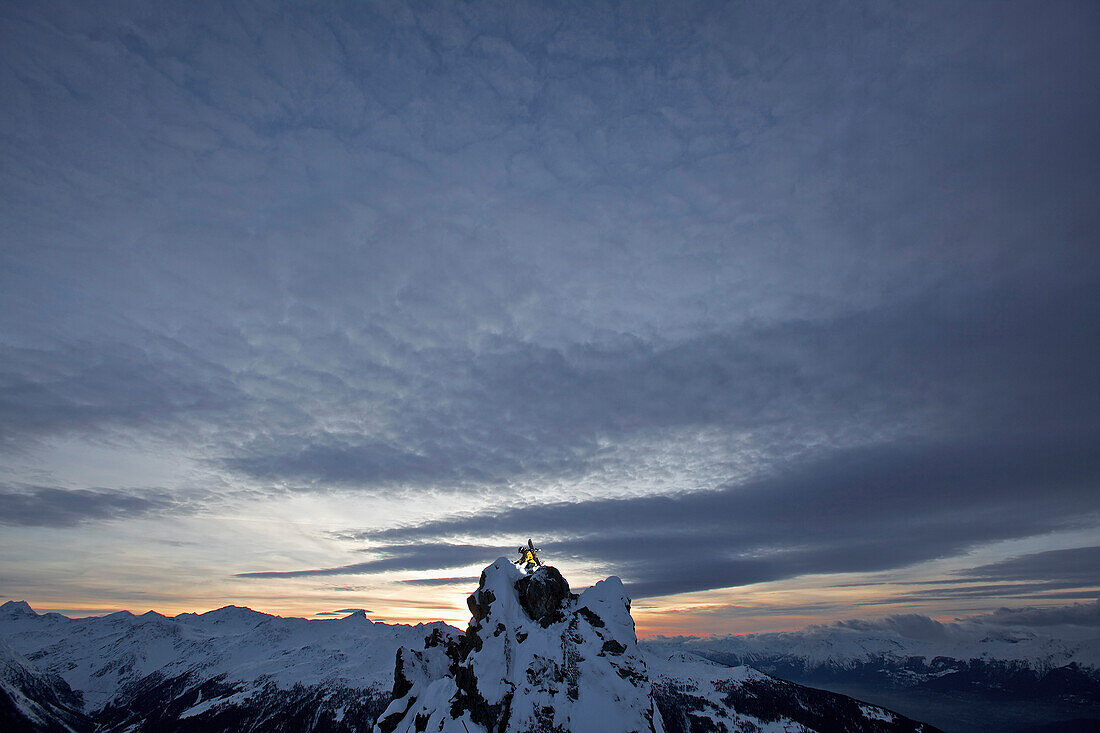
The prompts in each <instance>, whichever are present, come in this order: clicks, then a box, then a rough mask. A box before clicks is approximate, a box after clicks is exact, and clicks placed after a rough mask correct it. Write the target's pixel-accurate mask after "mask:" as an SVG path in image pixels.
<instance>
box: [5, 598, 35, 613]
mask: <svg viewBox="0 0 1100 733" xmlns="http://www.w3.org/2000/svg"><path fill="white" fill-rule="evenodd" d="M0 613H4V614H7V615H9V616H37V615H38V614H37V613H36V612H35V610H34V609H33V608H31V605H30V604H29V603H27V602H26V601H8V602H7V603H5V604H4V605H2V606H0Z"/></svg>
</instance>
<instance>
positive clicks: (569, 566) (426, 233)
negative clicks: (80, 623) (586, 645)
mask: <svg viewBox="0 0 1100 733" xmlns="http://www.w3.org/2000/svg"><path fill="white" fill-rule="evenodd" d="M1097 38H1100V5H1097V4H1096V3H1094V2H1090V1H1083V2H1063V1H1054V2H1051V1H1047V0H1044V1H1043V2H1001V1H998V2H981V1H980V0H966V1H965V2H963V1H960V2H927V3H909V2H886V1H882V0H874V1H873V2H872V1H868V2H834V3H814V4H809V3H804V2H782V1H780V2H773V3H755V2H747V3H742V2H729V3H692V2H683V3H679V2H678V3H649V2H625V3H603V2H594V3H588V2H578V3H565V2H539V3H534V2H530V3H529V2H472V3H466V2H456V3H447V2H431V3H410V4H406V3H399V2H339V1H337V0H333V1H331V2H318V3H310V2H294V3H276V2H236V3H214V2H203V1H202V0H197V1H195V0H188V1H187V2H178V1H172V0H164V1H162V2H155V3H149V2H144V1H141V2H138V1H135V2H110V1H108V2H102V3H94V4H93V3H81V2H73V3H66V2H38V1H35V0H31V1H27V0H18V1H17V2H16V1H10V0H2V1H0V100H3V101H2V102H0V597H2V598H13V599H25V600H27V601H29V602H30V603H31V605H32V606H34V607H35V608H36V609H37V610H40V611H47V610H59V611H63V612H65V613H69V614H70V615H87V614H96V613H103V612H107V611H113V610H117V609H129V610H132V611H135V612H141V611H144V610H147V609H155V610H157V611H160V612H162V613H179V612H183V611H195V610H200V611H201V610H208V609H211V608H217V607H219V606H223V605H227V604H238V605H247V606H250V607H252V608H255V609H257V610H261V611H265V612H270V613H279V614H283V615H301V616H307V617H312V616H317V615H320V614H327V613H332V612H334V611H339V610H341V609H347V608H365V609H368V610H369V611H370V613H371V617H372V618H376V619H380V620H386V621H398V622H410V621H420V620H435V619H443V620H447V621H450V622H452V623H456V624H459V625H464V623H465V621H466V620H467V619H468V612H467V611H466V609H465V596H466V594H467V593H469V592H470V591H471V590H472V589H473V587H474V586H475V584H476V578H477V576H478V574H479V572H480V569H481V568H482V567H484V566H486V565H488V564H489V563H491V562H493V561H494V560H495V559H496V558H497V557H499V556H501V555H507V556H513V555H515V552H516V551H515V548H516V547H517V545H518V544H520V543H522V542H525V541H526V540H527V539H528V538H533V539H534V541H535V544H536V545H538V546H540V547H541V548H542V549H543V556H544V558H545V560H546V561H547V562H548V563H551V564H554V565H556V566H557V567H559V568H560V569H561V570H562V571H563V572H564V573H565V575H566V577H568V578H569V579H570V582H571V583H572V584H573V585H574V586H575V587H584V586H586V585H588V584H591V583H592V582H595V581H596V580H598V579H600V578H602V577H606V576H607V575H618V576H620V577H621V578H622V579H623V580H624V582H625V583H626V584H627V587H628V590H629V592H630V594H631V595H632V597H633V599H634V615H635V618H636V620H637V623H638V629H639V633H641V634H643V635H644V634H650V633H700V634H706V633H738V632H749V631H763V630H776V629H789V628H797V627H800V626H803V625H805V624H808V623H818V622H824V621H830V620H836V619H841V618H851V617H873V616H881V615H886V614H890V613H921V614H925V615H928V616H931V617H934V618H952V617H954V616H957V615H960V614H995V613H1008V612H1007V611H998V609H1002V608H1013V609H1015V608H1030V609H1040V611H1028V612H1027V613H1038V612H1041V609H1043V608H1045V607H1054V606H1064V605H1066V604H1074V603H1078V602H1088V601H1091V600H1093V599H1096V598H1097V597H1098V596H1100V419H1098V416H1100V383H1098V378H1097V375H1098V374H1100V299H1098V298H1097V292H1100V247H1098V231H1100V145H1098V139H1100V138H1098V134H1097V133H1098V130H1097V120H1098V119H1100V87H1098V85H1097V84H1096V80H1097V79H1098V78H1100V44H1098V43H1097V40H1096V39H1097ZM1019 613H1024V612H1022V611H1021V612H1019Z"/></svg>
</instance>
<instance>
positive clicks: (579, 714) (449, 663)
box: [375, 558, 935, 733]
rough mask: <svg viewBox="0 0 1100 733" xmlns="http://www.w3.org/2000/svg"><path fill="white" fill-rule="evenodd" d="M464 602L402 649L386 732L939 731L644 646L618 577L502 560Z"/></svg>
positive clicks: (381, 732) (379, 729)
mask: <svg viewBox="0 0 1100 733" xmlns="http://www.w3.org/2000/svg"><path fill="white" fill-rule="evenodd" d="M467 602H468V605H469V607H470V613H471V615H472V618H471V620H470V625H469V628H468V629H467V630H466V633H465V634H462V635H458V634H445V633H443V632H441V631H440V632H433V633H432V634H431V635H430V636H429V637H428V638H427V639H425V642H424V643H423V644H422V645H421V646H420V647H418V648H405V649H402V650H401V651H400V652H398V655H397V665H396V670H395V675H394V690H393V697H394V699H393V702H392V703H391V704H390V706H389V707H388V708H387V709H386V711H385V712H384V713H383V714H382V716H381V717H379V719H378V723H377V725H376V727H375V731H376V733H425V732H427V733H436V732H440V733H449V732H451V731H454V732H455V733H562V732H564V731H593V732H600V733H603V732H607V733H612V732H614V731H634V732H641V731H651V732H654V733H655V732H657V731H666V733H703V732H706V733H734V732H735V731H792V732H793V731H800V732H806V731H819V730H820V731H834V730H835V731H840V730H850V731H868V732H876V733H877V732H882V733H886V732H892V731H910V732H915V731H926V732H927V733H932V732H933V731H934V730H935V729H933V728H931V727H930V726H925V725H923V724H921V723H917V722H915V721H912V720H909V719H907V718H905V717H903V716H901V715H897V714H896V713H893V712H891V711H889V710H886V709H884V708H880V707H876V706H873V705H867V704H865V703H861V702H858V701H856V700H853V699H852V698H849V697H845V696H843V695H837V694H834V693H830V692H825V691H823V690H812V689H809V688H805V687H801V686H800V685H796V684H793V683H790V682H785V681H783V680H778V679H775V678H773V677H770V676H768V675H766V674H763V673H761V672H758V671H756V670H754V669H750V668H748V667H744V666H741V667H729V666H727V665H724V664H719V663H716V662H713V661H709V660H707V659H704V658H702V657H700V656H698V655H696V654H693V653H691V652H673V653H671V654H667V655H660V654H651V653H648V652H646V651H643V650H642V649H641V648H640V647H639V645H638V641H637V638H636V636H635V632H634V621H633V619H632V618H631V616H630V599H629V598H627V596H626V593H625V592H624V590H623V584H622V583H621V582H620V581H619V579H618V578H614V577H612V578H608V579H607V580H603V581H600V582H599V583H596V585H594V586H593V587H591V588H589V589H588V590H586V591H585V592H584V593H582V594H581V595H579V596H577V595H574V594H572V593H570V592H569V584H568V583H567V582H566V580H565V578H563V577H562V576H561V574H560V573H559V572H558V571H557V570H556V569H554V568H552V567H542V568H539V569H537V570H536V571H535V572H534V573H531V574H528V573H525V572H523V571H522V570H520V569H518V568H517V567H516V566H515V565H513V564H512V563H510V562H508V560H506V559H505V558H500V559H499V560H497V561H496V562H495V563H493V564H492V565H490V566H489V567H487V568H486V569H485V571H484V572H483V573H482V575H481V582H480V584H479V585H478V588H477V590H476V591H474V593H473V594H471V595H470V597H469V598H468V601H467Z"/></svg>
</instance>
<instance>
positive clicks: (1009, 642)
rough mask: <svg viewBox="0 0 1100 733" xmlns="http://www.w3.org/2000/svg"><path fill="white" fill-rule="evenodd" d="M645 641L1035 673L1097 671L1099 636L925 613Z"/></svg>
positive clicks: (774, 656) (749, 659)
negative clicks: (968, 663) (973, 663)
mask: <svg viewBox="0 0 1100 733" xmlns="http://www.w3.org/2000/svg"><path fill="white" fill-rule="evenodd" d="M643 644H644V645H645V646H646V647H647V648H649V649H651V650H653V651H660V652H665V651H668V652H672V651H684V652H690V653H695V654H702V655H703V656H707V657H710V658H719V657H722V658H721V659H719V661H725V658H735V659H738V660H741V663H745V664H752V663H754V662H761V661H775V660H780V659H786V660H792V661H794V660H797V661H798V662H799V663H800V664H802V665H804V666H805V667H806V668H807V669H813V668H817V667H826V666H831V667H834V668H838V669H845V668H849V669H850V668H853V667H855V666H858V665H860V664H865V663H872V662H877V661H881V660H894V661H896V662H899V663H903V662H906V661H908V660H912V659H920V660H924V661H925V662H926V663H931V662H933V660H936V659H954V660H981V661H986V662H1007V663H1012V664H1016V665H1022V666H1026V667H1028V668H1030V669H1032V670H1034V671H1036V672H1040V673H1042V672H1048V671H1050V670H1053V669H1056V668H1060V667H1065V666H1067V665H1078V666H1079V667H1082V668H1086V669H1100V637H1093V638H1083V639H1066V638H1058V637H1054V636H1050V635H1046V634H1041V633H1038V632H1036V631H1034V630H1032V629H1028V628H1023V627H994V626H990V625H988V624H980V623H972V622H956V623H951V624H943V623H940V622H937V621H933V620H932V619H928V618H926V617H924V616H895V617H890V618H888V619H884V620H882V621H880V622H877V623H876V622H857V621H853V622H842V623H838V624H830V625H817V626H810V627H807V628H805V629H802V630H799V631H789V632H773V633H762V634H744V635H730V636H709V637H693V636H684V637H650V638H649V639H647V640H646V641H645V642H643Z"/></svg>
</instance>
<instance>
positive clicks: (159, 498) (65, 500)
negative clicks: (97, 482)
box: [0, 486, 190, 527]
mask: <svg viewBox="0 0 1100 733" xmlns="http://www.w3.org/2000/svg"><path fill="white" fill-rule="evenodd" d="M189 509H190V507H189V506H188V505H187V504H185V503H184V502H183V501H181V499H180V498H179V497H176V496H173V495H172V494H170V493H168V492H165V491H143V492H136V491H120V490H117V489H60V488H52V487H46V486H27V487H20V488H18V489H12V488H7V487H6V488H5V489H2V490H0V524H7V525H13V526H20V527H75V526H76V525H78V524H83V523H85V522H96V521H104V520H111V519H131V518H134V517H148V516H150V515H158V514H165V513H179V512H183V511H188V510H189Z"/></svg>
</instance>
